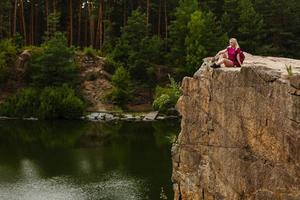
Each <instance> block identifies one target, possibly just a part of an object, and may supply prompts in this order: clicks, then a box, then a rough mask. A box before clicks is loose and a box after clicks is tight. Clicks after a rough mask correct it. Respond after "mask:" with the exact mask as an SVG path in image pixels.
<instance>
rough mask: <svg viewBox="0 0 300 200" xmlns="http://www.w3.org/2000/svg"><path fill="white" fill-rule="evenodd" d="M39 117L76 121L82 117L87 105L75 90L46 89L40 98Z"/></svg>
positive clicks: (67, 88) (65, 88) (65, 87)
mask: <svg viewBox="0 0 300 200" xmlns="http://www.w3.org/2000/svg"><path fill="white" fill-rule="evenodd" d="M40 101H41V102H40V109H39V115H40V117H41V118H44V119H76V118H79V117H81V116H82V114H83V111H84V108H85V105H84V103H83V101H82V100H80V99H79V98H78V97H76V95H75V92H74V90H73V89H71V88H69V87H68V86H66V85H64V86H62V87H46V88H45V89H44V90H43V91H42V93H41V96H40Z"/></svg>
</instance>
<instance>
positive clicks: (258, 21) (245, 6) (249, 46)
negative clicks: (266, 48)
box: [238, 0, 263, 53]
mask: <svg viewBox="0 0 300 200" xmlns="http://www.w3.org/2000/svg"><path fill="white" fill-rule="evenodd" d="M238 10H239V12H240V13H239V15H240V18H239V24H240V26H239V27H238V32H239V38H238V40H239V43H240V45H241V47H242V49H243V50H245V51H247V52H250V53H256V52H259V50H260V49H259V48H260V47H261V45H262V38H263V20H262V16H261V15H259V14H258V13H257V12H256V11H255V10H254V7H253V4H252V3H251V1H250V0H240V2H239V6H238ZM250 38H251V39H250Z"/></svg>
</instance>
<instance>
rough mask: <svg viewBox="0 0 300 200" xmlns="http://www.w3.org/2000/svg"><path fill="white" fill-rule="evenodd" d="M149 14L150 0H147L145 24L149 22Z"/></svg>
mask: <svg viewBox="0 0 300 200" xmlns="http://www.w3.org/2000/svg"><path fill="white" fill-rule="evenodd" d="M149 15H150V0H147V26H148V24H149Z"/></svg>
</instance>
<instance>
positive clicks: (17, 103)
mask: <svg viewBox="0 0 300 200" xmlns="http://www.w3.org/2000/svg"><path fill="white" fill-rule="evenodd" d="M38 108H39V96H38V91H37V90H35V89H33V88H25V89H21V90H20V91H19V92H18V93H17V94H16V95H13V96H11V97H9V98H8V99H7V100H6V101H5V103H4V104H3V105H1V107H0V114H1V115H4V116H7V117H33V116H36V111H37V110H38Z"/></svg>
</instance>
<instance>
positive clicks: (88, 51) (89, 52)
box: [83, 46, 97, 58]
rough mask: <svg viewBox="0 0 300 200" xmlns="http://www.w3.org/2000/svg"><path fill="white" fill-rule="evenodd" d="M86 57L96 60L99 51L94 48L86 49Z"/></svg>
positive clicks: (84, 50)
mask: <svg viewBox="0 0 300 200" xmlns="http://www.w3.org/2000/svg"><path fill="white" fill-rule="evenodd" d="M83 52H84V55H86V56H89V57H92V58H95V57H96V56H97V51H96V50H95V49H94V48H93V47H92V46H89V47H85V48H84V49H83Z"/></svg>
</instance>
